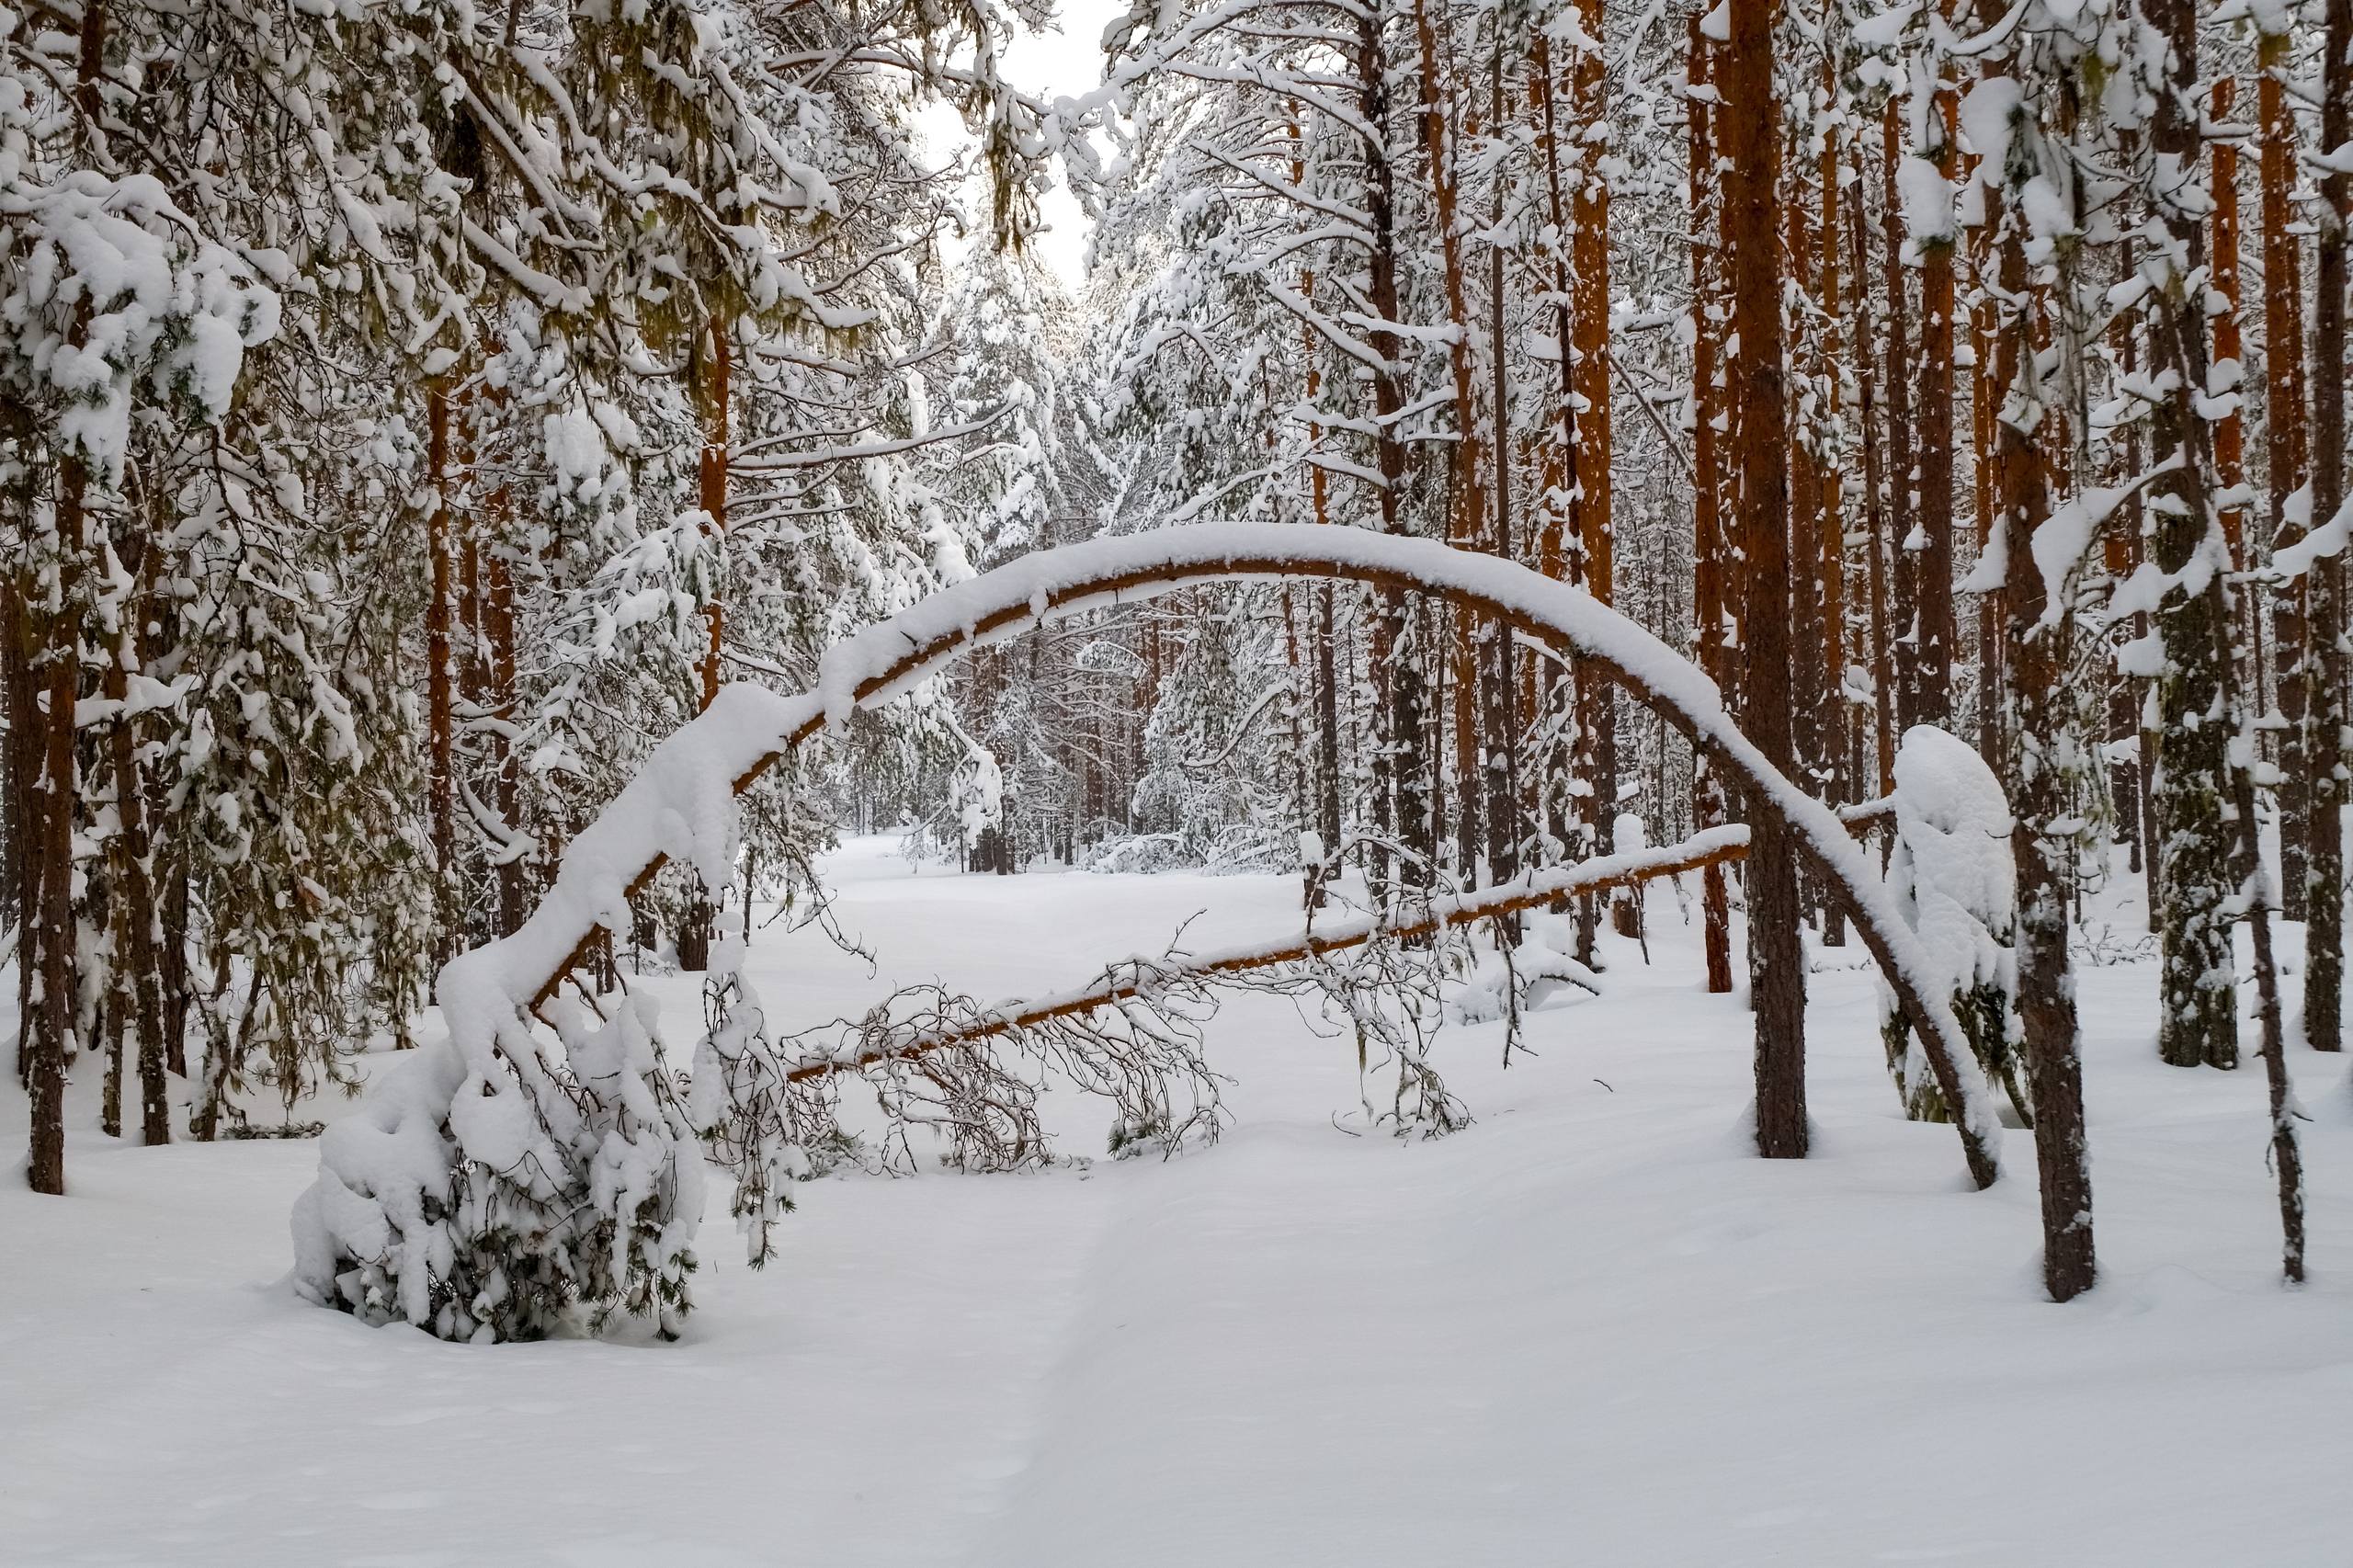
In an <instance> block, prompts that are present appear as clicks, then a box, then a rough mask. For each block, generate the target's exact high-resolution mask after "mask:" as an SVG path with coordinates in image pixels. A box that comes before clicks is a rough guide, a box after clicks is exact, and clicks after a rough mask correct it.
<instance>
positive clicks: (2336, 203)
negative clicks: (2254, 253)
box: [2304, 0, 2353, 1051]
mask: <svg viewBox="0 0 2353 1568" xmlns="http://www.w3.org/2000/svg"><path fill="white" fill-rule="evenodd" d="M2326 15H2327V23H2326V41H2325V44H2324V46H2323V48H2322V51H2321V52H2322V66H2321V113H2320V142H2321V145H2322V146H2323V147H2325V148H2328V149H2330V150H2331V151H2332V152H2333V153H2336V154H2339V155H2338V156H2336V161H2335V163H2334V164H2333V165H2331V166H2330V169H2329V171H2328V173H2327V174H2326V175H2325V176H2323V177H2322V179H2321V182H2320V207H2319V214H2318V215H2319V219H2320V242H2319V245H2318V248H2317V252H2316V254H2315V256H2314V261H2315V265H2314V267H2313V273H2314V276H2315V281H2316V282H2317V283H2318V285H2319V288H2320V301H2319V308H2318V310H2317V311H2316V312H2315V313H2314V314H2313V387H2312V395H2313V449H2312V464H2313V481H2312V483H2313V521H2314V522H2315V523H2325V522H2327V521H2329V520H2330V519H2332V518H2334V517H2336V514H2337V510H2338V508H2339V507H2341V506H2344V505H2345V440H2346V429H2345V376H2346V342H2345V290H2346V281H2347V279H2346V225H2347V222H2353V176H2348V175H2347V172H2346V169H2345V166H2344V164H2345V160H2344V158H2343V157H2342V155H2341V154H2342V153H2343V151H2344V149H2345V147H2346V146H2347V143H2348V142H2353V0H2327V13H2326ZM2309 602H2310V604H2311V607H2312V608H2311V624H2310V625H2309V627H2307V629H2306V636H2307V639H2308V640H2309V642H2310V643H2311V646H2312V648H2313V652H2314V653H2315V655H2316V656H2315V657H2314V659H2313V665H2312V677H2311V679H2310V681H2309V682H2308V683H2307V685H2306V688H2305V696H2304V700H2305V705H2306V711H2305V722H2304V764H2305V767H2306V768H2307V769H2308V770H2309V773H2310V777H2311V778H2312V781H2313V789H2312V803H2311V807H2310V811H2311V817H2310V825H2309V827H2308V828H2307V829H2306V831H2305V841H2306V843H2307V844H2308V845H2309V846H2310V847H2309V850H2308V855H2309V858H2308V860H2307V862H2306V866H2305V871H2304V883H2305V890H2306V891H2305V894H2304V897H2305V903H2306V906H2307V907H2306V912H2305V916H2304V1040H2305V1042H2306V1043H2307V1044H2309V1045H2310V1046H2312V1048H2313V1050H2315V1051H2340V1050H2342V1049H2344V1042H2345V1018H2344V1007H2345V823H2344V816H2343V811H2344V805H2345V788H2346V781H2345V765H2346V748H2345V726H2346V722H2347V711H2346V691H2345V634H2346V626H2345V609H2346V605H2345V564H2344V562H2343V560H2342V559H2341V558H2336V557H2332V558H2330V559H2327V560H2324V561H2320V562H2315V563H2314V564H2313V574H2312V587H2311V597H2310V600H2309Z"/></svg>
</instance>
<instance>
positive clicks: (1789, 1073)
mask: <svg viewBox="0 0 2353 1568" xmlns="http://www.w3.org/2000/svg"><path fill="white" fill-rule="evenodd" d="M1729 4H1730V9H1731V14H1732V36H1731V40H1730V42H1729V44H1728V45H1727V47H1726V48H1725V50H1724V56H1723V65H1722V71H1721V73H1720V75H1719V80H1720V81H1721V82H1722V86H1723V98H1724V136H1723V152H1724V154H1725V158H1726V162H1727V165H1728V166H1727V169H1726V180H1725V184H1726V190H1725V204H1726V207H1727V209H1728V210H1730V212H1731V214H1732V233H1733V244H1732V247H1731V261H1732V292H1733V331H1734V332H1735V333H1736V334H1737V335H1738V336H1739V339H1740V348H1739V352H1738V353H1737V354H1736V355H1735V356H1734V357H1733V378H1732V385H1733V388H1734V399H1733V401H1734V402H1735V403H1737V404H1738V406H1739V407H1740V410H1741V438H1740V447H1739V450H1740V454H1741V496H1740V514H1739V515H1740V523H1739V537H1740V541H1741V553H1742V556H1743V562H1742V565H1743V574H1744V577H1745V595H1746V600H1747V614H1746V616H1745V623H1746V624H1745V626H1744V628H1743V631H1742V635H1743V642H1744V646H1743V649H1742V653H1743V654H1744V662H1743V668H1742V676H1743V687H1744V715H1743V721H1742V728H1743V729H1744V730H1745V731H1746V732H1747V734H1748V737H1749V739H1750V740H1751V741H1753V742H1754V743H1755V744H1756V747H1757V749H1758V750H1759V751H1760V752H1762V753H1763V754H1764V756H1765V757H1766V759H1767V760H1768V762H1770V763H1771V764H1772V765H1773V766H1774V767H1777V768H1779V769H1780V770H1781V771H1782V772H1783V773H1788V772H1790V769H1791V767H1792V764H1793V761H1794V758H1793V756H1792V753H1791V745H1790V643H1789V621H1790V479H1789V469H1788V461H1787V459H1788V449H1787V444H1786V432H1787V431H1788V428H1789V397H1788V391H1787V388H1786V386H1785V384H1784V381H1783V376H1784V368H1783V363H1782V327H1781V256H1780V247H1779V245H1778V244H1776V243H1775V242H1776V241H1777V239H1778V238H1779V233H1780V227H1781V226H1780V222H1779V211H1778V207H1779V200H1780V193H1779V183H1780V166H1779V165H1780V154H1781V145H1780V123H1781V117H1780V112H1779V105H1778V103H1777V101H1776V95H1775V91H1774V85H1773V9H1774V7H1773V5H1772V0H1729ZM1748 922H1749V926H1748V929H1749V971H1750V975H1751V984H1752V998H1753V1006H1754V1007H1755V1011H1756V1147H1757V1152H1758V1153H1761V1154H1763V1155H1764V1156H1765V1157H1766V1158H1768V1159H1794V1158H1799V1157H1802V1155H1803V1154H1804V1153H1805V1152H1806V1142H1807V1139H1806V1099H1805V962H1804V952H1803V949H1802V943H1801V940H1800V932H1799V904H1798V885H1797V860H1796V854H1795V850H1794V846H1792V845H1791V844H1790V841H1789V837H1788V835H1787V833H1786V830H1785V828H1783V827H1782V826H1781V825H1779V824H1775V823H1773V822H1772V821H1770V820H1769V819H1767V820H1763V821H1760V822H1759V823H1758V824H1757V831H1756V840H1755V846H1754V847H1753V849H1752V850H1751V852H1750V855H1749V866H1748Z"/></svg>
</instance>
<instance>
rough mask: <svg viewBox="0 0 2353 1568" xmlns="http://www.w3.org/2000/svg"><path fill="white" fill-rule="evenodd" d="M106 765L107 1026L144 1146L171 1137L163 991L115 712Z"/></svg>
mask: <svg viewBox="0 0 2353 1568" xmlns="http://www.w3.org/2000/svg"><path fill="white" fill-rule="evenodd" d="M154 552H155V546H154V545H153V543H152V542H148V541H143V540H142V541H140V542H139V543H138V544H136V545H135V546H131V547H130V548H128V549H127V550H126V551H120V552H118V553H127V554H129V555H130V556H131V560H130V561H127V562H124V564H125V566H126V567H127V568H129V569H130V570H131V573H132V574H133V578H134V581H135V583H136V585H137V586H136V587H135V589H134V590H133V592H132V594H131V597H130V600H129V602H128V603H126V604H125V605H124V606H123V607H122V610H121V625H120V627H119V629H118V631H117V632H116V637H115V648H114V657H113V658H111V659H110V660H108V663H107V668H106V672H105V676H104V682H103V686H102V688H101V690H102V695H104V696H106V697H107V698H108V699H112V700H113V701H115V702H116V703H121V702H122V701H124V700H125V699H127V698H128V697H129V696H130V690H131V671H132V669H133V668H134V667H136V666H137V665H139V663H140V658H139V628H140V627H141V626H142V624H143V623H144V621H145V619H146V606H147V601H148V597H149V587H150V585H151V584H152V583H153V579H154V576H155V562H154V559H153V556H154ZM132 729H133V724H132V721H131V720H130V719H128V718H125V717H123V716H122V714H121V711H120V710H119V709H118V710H117V711H116V716H115V718H114V720H113V721H112V722H111V723H109V725H108V731H109V733H108V762H109V763H110V764H111V767H112V772H113V780H112V782H113V788H114V809H115V835H114V838H113V840H112V842H111V844H110V845H109V848H110V850H111V851H112V853H111V854H110V855H109V857H108V859H109V866H108V880H109V881H111V882H112V884H113V890H112V892H113V896H112V897H111V898H110V899H109V900H108V904H109V907H110V912H111V914H112V915H113V919H114V935H115V971H116V975H117V983H116V986H115V996H114V1001H113V1004H112V1006H113V1007H114V1009H115V1012H114V1017H115V1020H116V1022H115V1027H116V1028H121V1027H122V1025H123V1024H125V1023H128V1024H129V1025H131V1028H132V1030H133V1032H134V1033H135V1034H136V1035H137V1037H138V1042H139V1046H138V1049H139V1062H138V1072H139V1131H140V1139H141V1141H142V1142H145V1143H148V1144H159V1143H168V1142H171V1137H172V1114H171V1101H170V1097H169V1085H168V1084H167V1082H166V1080H165V1051H164V988H163V971H162V963H161V954H160V952H159V950H158V949H159V947H160V942H159V937H160V936H161V931H160V927H159V922H158V920H157V913H158V912H157V908H156V903H155V888H154V881H153V869H154V846H153V843H152V842H151V841H150V839H149V836H148V832H147V783H146V779H145V778H144V770H143V769H142V768H141V767H140V766H139V748H138V742H137V739H136V737H135V736H134V735H133V733H132Z"/></svg>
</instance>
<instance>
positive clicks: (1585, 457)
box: [1569, 0, 1640, 936]
mask: <svg viewBox="0 0 2353 1568" xmlns="http://www.w3.org/2000/svg"><path fill="white" fill-rule="evenodd" d="M1602 4H1603V0H1577V27H1578V30H1579V32H1580V33H1581V34H1582V35H1583V36H1582V37H1581V38H1579V39H1578V40H1576V41H1575V43H1574V55H1573V57H1572V59H1571V61H1570V63H1569V91H1570V107H1569V122H1570V124H1571V125H1572V126H1574V128H1575V132H1574V136H1575V140H1576V142H1578V144H1579V145H1578V153H1577V163H1576V173H1577V180H1576V186H1575V188H1574V192H1573V194H1572V196H1571V199H1570V203H1569V233H1570V236H1571V238H1570V245H1571V253H1570V259H1569V273H1570V288H1571V298H1572V301H1573V306H1572V310H1571V312H1570V313H1571V317H1572V325H1571V333H1570V336H1571V342H1570V348H1571V350H1572V352H1573V356H1574V358H1573V359H1572V361H1571V363H1572V365H1573V367H1574V370H1573V381H1572V383H1571V385H1572V396H1571V400H1570V406H1571V409H1572V411H1573V414H1572V417H1573V419H1574V426H1573V428H1574V448H1575V451H1576V481H1575V484H1574V488H1572V490H1571V491H1570V502H1569V505H1570V506H1571V508H1572V515H1573V516H1574V519H1575V528H1576V537H1577V561H1578V563H1579V564H1580V565H1581V566H1582V568H1583V574H1582V583H1581V585H1582V586H1583V587H1584V588H1585V590H1586V592H1587V593H1589V594H1591V595H1592V596H1593V597H1594V598H1595V599H1596V600H1597V601H1598V602H1600V603H1602V604H1605V605H1607V604H1611V603H1614V602H1615V600H1616V598H1617V582H1618V564H1617V530H1616V527H1615V521H1614V517H1613V506H1614V498H1613V496H1612V495H1611V494H1610V489H1609V477H1610V462H1611V455H1612V439H1613V437H1612V432H1611V429H1610V423H1609V186H1608V180H1607V179H1606V178H1605V177H1604V174H1603V170H1602V166H1601V165H1602V158H1603V156H1604V154H1605V153H1607V152H1608V146H1609V141H1608V137H1609V119H1608V104H1607V103H1606V102H1605V100H1604V97H1603V93H1604V91H1605V88H1606V85H1607V82H1608V76H1607V73H1606V72H1605V71H1604V69H1603V62H1602V57H1601V38H1602V28H1603V25H1604V21H1603V17H1602ZM1577 735H1578V739H1579V741H1580V742H1581V743H1582V744H1583V746H1584V749H1585V752H1586V758H1587V762H1586V766H1585V767H1582V768H1580V770H1579V771H1580V772H1581V774H1582V775H1583V777H1584V778H1585V780H1586V784H1587V785H1588V786H1589V787H1590V789H1589V790H1588V792H1587V793H1586V795H1585V797H1584V801H1585V803H1586V846H1587V847H1588V852H1589V853H1594V854H1608V853H1610V852H1611V850H1612V849H1614V847H1615V846H1616V829H1617V813H1618V774H1619V763H1618V699H1617V694H1616V692H1615V691H1613V690H1612V689H1611V688H1610V687H1609V686H1608V684H1607V683H1605V682H1602V681H1597V680H1580V681H1579V682H1578V683H1577ZM1585 902H1586V903H1590V902H1591V900H1590V899H1589V898H1588V899H1587V900H1586V901H1585ZM1613 905H1614V907H1616V908H1617V909H1618V911H1619V913H1618V914H1617V915H1616V918H1615V922H1614V923H1615V924H1616V925H1617V926H1618V928H1619V929H1620V930H1621V931H1623V932H1624V933H1625V934H1627V935H1629V936H1631V935H1635V934H1636V933H1637V932H1639V930H1640V926H1639V925H1638V924H1636V922H1635V917H1634V915H1633V914H1632V908H1633V906H1632V905H1631V903H1619V902H1618V901H1616V900H1614V899H1613ZM1580 907H1581V908H1582V905H1581V906H1580ZM1582 923H1583V924H1590V916H1585V917H1583V921H1582Z"/></svg>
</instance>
